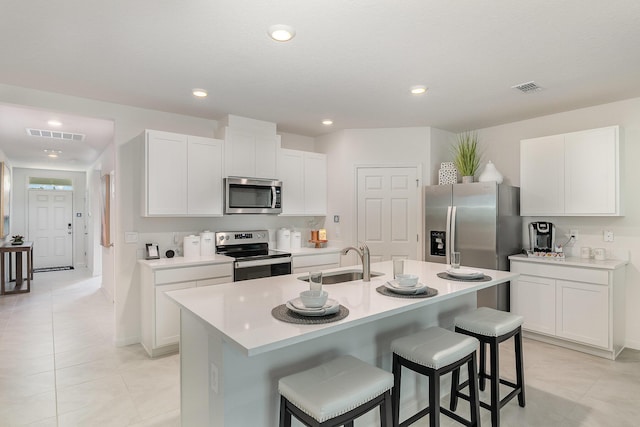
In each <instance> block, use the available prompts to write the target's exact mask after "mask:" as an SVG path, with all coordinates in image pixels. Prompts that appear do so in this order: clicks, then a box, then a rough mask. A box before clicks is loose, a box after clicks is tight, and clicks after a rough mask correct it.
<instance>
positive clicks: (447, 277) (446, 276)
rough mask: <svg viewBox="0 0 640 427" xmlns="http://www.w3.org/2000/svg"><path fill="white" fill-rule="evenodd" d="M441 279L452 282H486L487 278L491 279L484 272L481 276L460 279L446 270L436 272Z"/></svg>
mask: <svg viewBox="0 0 640 427" xmlns="http://www.w3.org/2000/svg"><path fill="white" fill-rule="evenodd" d="M437 276H438V277H439V278H441V279H445V280H453V281H454V282H488V281H489V280H493V279H492V278H491V276H487V275H486V274H485V275H484V276H482V277H478V278H477V279H461V278H460V277H453V276H451V275H450V274H449V273H447V272H446V271H443V272H442V273H438V275H437Z"/></svg>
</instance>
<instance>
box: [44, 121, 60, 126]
mask: <svg viewBox="0 0 640 427" xmlns="http://www.w3.org/2000/svg"><path fill="white" fill-rule="evenodd" d="M47 123H48V124H49V125H50V126H62V122H61V121H59V120H49V121H48V122H47Z"/></svg>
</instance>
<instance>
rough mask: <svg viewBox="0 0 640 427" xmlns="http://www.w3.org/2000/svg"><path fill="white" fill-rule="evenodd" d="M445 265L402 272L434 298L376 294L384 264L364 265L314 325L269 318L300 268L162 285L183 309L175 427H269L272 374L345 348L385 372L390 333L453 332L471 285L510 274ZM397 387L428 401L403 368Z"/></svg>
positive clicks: (296, 287)
mask: <svg viewBox="0 0 640 427" xmlns="http://www.w3.org/2000/svg"><path fill="white" fill-rule="evenodd" d="M446 267H447V266H446V265H444V264H434V263H427V262H420V261H407V262H406V263H405V272H406V273H413V274H418V275H419V277H420V281H421V282H422V283H424V284H426V285H428V286H429V287H431V288H435V289H437V291H438V295H436V296H434V297H430V298H395V297H389V296H385V295H382V294H380V293H378V292H377V291H376V288H377V287H379V286H381V285H383V284H384V283H385V282H386V281H387V280H389V279H390V277H391V270H392V263H391V262H390V261H389V262H381V263H375V264H372V266H371V269H372V271H373V272H378V273H382V275H380V276H378V277H373V278H372V279H371V282H362V281H361V280H359V281H354V282H346V283H341V284H335V285H326V286H325V287H324V289H325V290H327V291H328V292H329V298H333V299H335V300H337V301H338V302H339V303H340V304H341V305H343V306H345V307H346V308H348V309H349V315H348V316H347V317H346V318H344V319H342V320H340V321H337V322H334V323H325V324H317V325H299V324H290V323H285V322H282V321H279V320H276V319H275V318H273V317H272V315H271V310H272V309H273V308H274V307H276V306H278V305H280V304H283V303H285V302H286V301H288V300H290V299H293V298H295V297H297V296H298V294H299V293H300V291H302V290H304V289H308V284H307V283H306V282H303V281H300V280H298V279H297V278H298V277H300V276H302V275H301V274H292V275H288V276H276V277H270V278H264V279H255V280H249V281H244V282H236V283H229V284H224V285H217V286H209V287H205V288H195V289H184V290H178V291H172V292H168V293H167V295H168V296H169V298H171V299H173V300H174V301H175V302H176V303H177V304H178V305H179V306H180V308H181V330H180V334H181V335H180V376H181V378H180V381H181V419H182V425H185V426H243V425H252V426H271V425H277V419H278V406H279V400H278V389H277V384H278V379H279V378H281V377H283V376H285V375H288V374H291V373H295V372H299V371H301V370H304V369H307V368H309V367H311V366H314V365H316V364H319V363H322V362H325V361H327V360H330V359H332V358H335V357H337V356H340V355H343V354H351V355H354V356H356V357H359V358H360V359H362V360H364V361H366V362H368V363H371V364H373V365H376V366H378V367H380V368H382V369H386V370H389V371H390V370H391V354H390V351H389V344H390V342H391V341H392V340H393V339H394V338H396V337H399V336H403V335H407V334H410V333H412V332H415V331H417V330H419V329H423V328H426V327H428V326H433V325H440V326H442V327H445V328H449V329H451V328H452V326H453V319H454V317H455V316H456V315H458V314H460V313H463V312H466V311H469V310H472V309H474V308H475V306H476V297H475V293H476V291H478V290H480V289H484V288H487V287H490V286H495V285H496V284H498V283H503V282H506V281H510V280H513V279H514V278H516V277H517V276H518V274H517V273H510V272H505V271H494V270H486V269H482V270H481V271H483V272H484V273H485V274H486V275H488V276H490V277H491V278H492V279H491V280H489V281H485V282H461V281H453V280H445V279H440V278H438V277H437V274H438V273H440V272H443V271H445V270H446ZM347 269H348V268H347ZM402 388H403V391H402V399H403V400H402V405H403V410H404V408H406V409H407V410H412V409H415V408H416V407H417V401H418V400H419V401H422V402H423V401H424V399H425V398H426V396H425V395H426V390H427V387H426V380H425V379H423V378H416V377H415V376H411V375H406V381H405V380H404V379H403V387H402ZM405 389H406V390H405ZM443 389H446V387H443ZM377 416H378V414H377V413H376V411H373V412H372V413H370V414H368V416H367V417H366V418H365V417H363V419H364V420H365V421H366V422H367V423H368V424H371V425H373V424H374V422H375V421H376V420H377ZM294 425H300V424H295V422H294Z"/></svg>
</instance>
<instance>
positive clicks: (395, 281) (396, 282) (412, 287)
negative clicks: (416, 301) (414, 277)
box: [387, 279, 421, 290]
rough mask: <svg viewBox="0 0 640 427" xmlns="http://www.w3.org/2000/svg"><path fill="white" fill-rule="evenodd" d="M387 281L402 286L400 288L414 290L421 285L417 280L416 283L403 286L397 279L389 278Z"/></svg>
mask: <svg viewBox="0 0 640 427" xmlns="http://www.w3.org/2000/svg"><path fill="white" fill-rule="evenodd" d="M387 283H388V284H390V285H391V286H393V287H394V288H400V289H413V290H415V289H417V288H419V287H420V286H421V285H420V282H416V284H415V285H410V286H403V285H401V284H400V283H399V282H398V280H396V279H392V280H389V281H388V282H387Z"/></svg>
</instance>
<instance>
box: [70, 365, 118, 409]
mask: <svg viewBox="0 0 640 427" xmlns="http://www.w3.org/2000/svg"><path fill="white" fill-rule="evenodd" d="M127 394H128V390H127V386H126V385H125V383H124V381H123V380H122V377H121V376H120V375H118V374H113V375H109V376H106V377H102V378H99V379H96V380H92V381H87V382H83V383H81V384H76V385H72V386H68V387H58V394H57V401H58V414H65V413H67V412H73V411H78V410H80V409H83V408H86V407H87V406H91V405H92V404H94V402H99V401H110V400H114V399H117V398H119V397H122V396H126V395H127Z"/></svg>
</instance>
